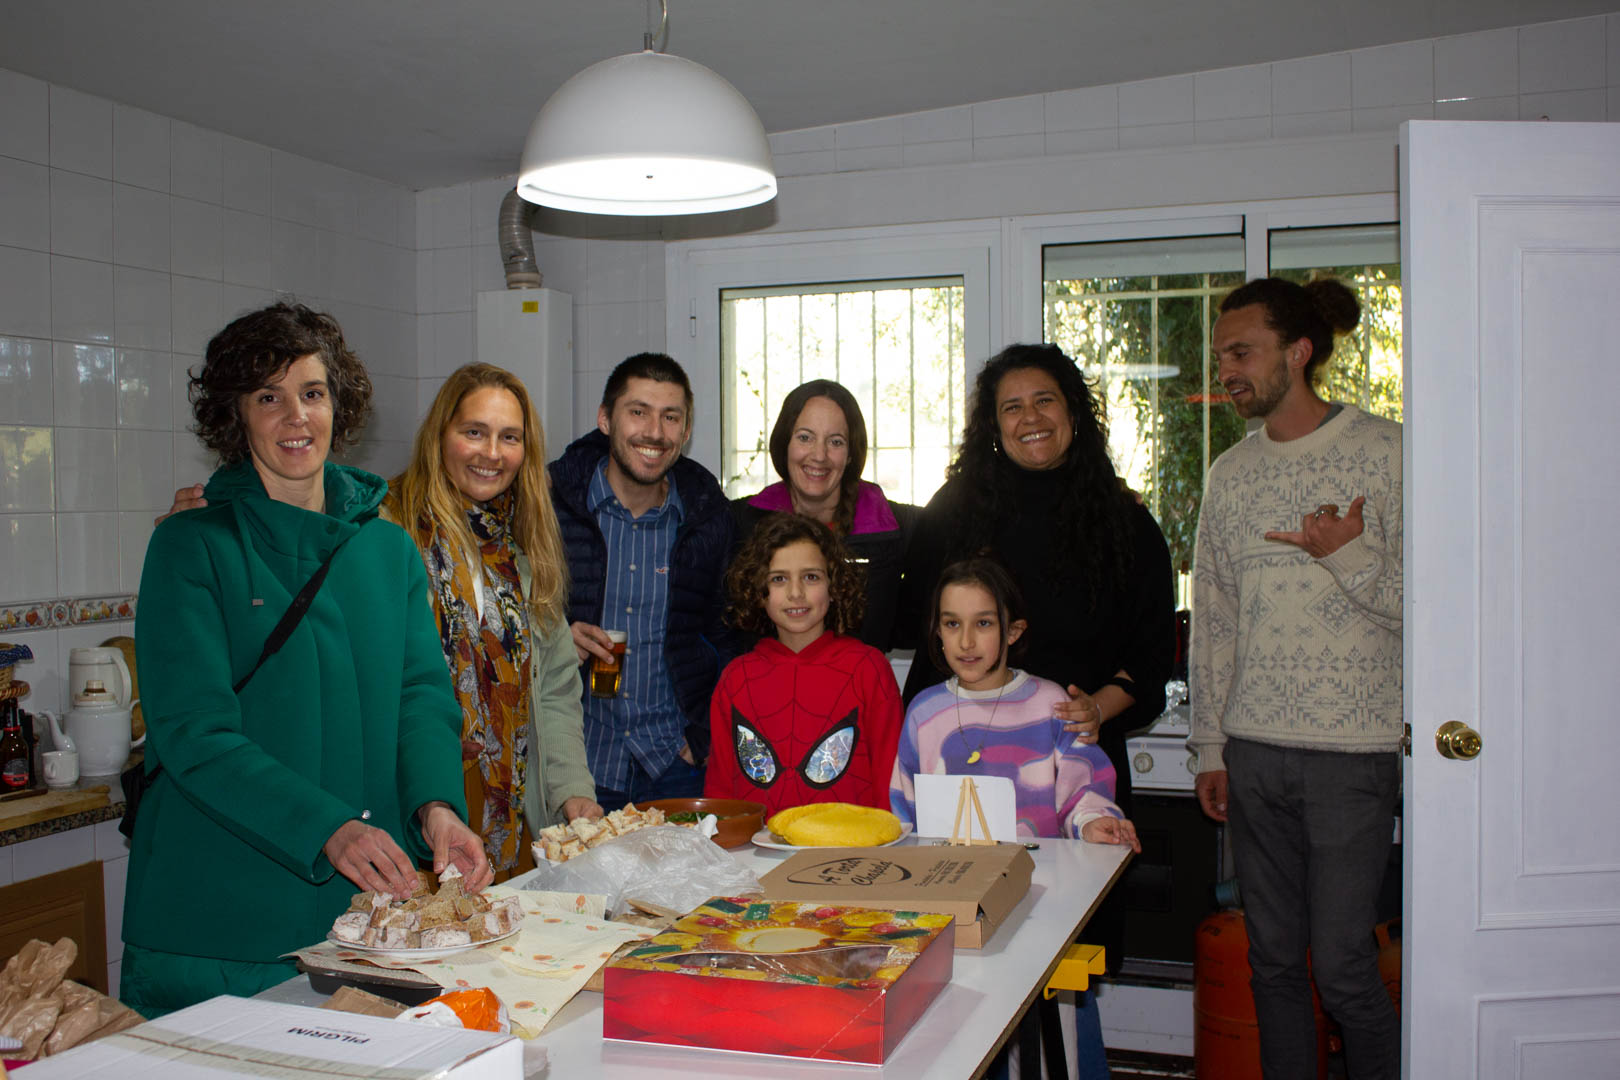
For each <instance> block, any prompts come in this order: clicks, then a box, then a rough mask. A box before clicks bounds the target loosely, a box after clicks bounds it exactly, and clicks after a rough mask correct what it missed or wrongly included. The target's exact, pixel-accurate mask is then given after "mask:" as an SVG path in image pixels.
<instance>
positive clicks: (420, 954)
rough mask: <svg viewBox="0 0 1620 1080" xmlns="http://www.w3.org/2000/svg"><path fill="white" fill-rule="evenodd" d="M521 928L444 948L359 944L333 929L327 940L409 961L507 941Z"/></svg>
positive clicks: (345, 946)
mask: <svg viewBox="0 0 1620 1080" xmlns="http://www.w3.org/2000/svg"><path fill="white" fill-rule="evenodd" d="M520 929H522V924H521V923H519V924H518V925H517V926H514V927H512V929H510V930H508V931H507V932H506V933H504V934H500V935H497V936H496V937H492V938H485V939H484V940H483V941H474V942H469V943H468V944H466V945H451V946H450V947H448V948H443V949H384V948H382V947H381V946H378V945H359V944H356V943H355V942H353V941H344V940H343V939H342V938H340V937H338V936H337V935H336V934H334V933H332V932H331V931H328V932H327V934H326V940H327V941H330V942H331V943H332V944H333V945H336V946H337V947H338V948H340V949H352V950H354V951H355V952H357V953H363V954H365V955H366V956H375V957H377V958H378V959H379V960H400V961H404V962H406V963H409V962H412V961H416V960H438V959H440V958H441V957H445V956H455V955H456V954H457V953H464V952H471V951H472V950H474V949H482V948H483V947H484V946H485V945H489V944H492V943H494V942H497V941H505V940H506V939H507V938H509V937H511V936H512V935H514V934H516V933H517V932H518V931H519V930H520Z"/></svg>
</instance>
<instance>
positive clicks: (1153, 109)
mask: <svg viewBox="0 0 1620 1080" xmlns="http://www.w3.org/2000/svg"><path fill="white" fill-rule="evenodd" d="M1409 119H1436V120H1521V119H1522V120H1540V119H1547V120H1620V15H1607V16H1604V15H1598V16H1593V17H1590V18H1585V19H1567V20H1564V21H1561V22H1551V23H1539V24H1536V25H1533V26H1524V27H1510V28H1507V29H1503V30H1489V31H1483V32H1481V33H1476V34H1462V35H1458V36H1456V37H1446V38H1432V39H1425V40H1423V41H1412V42H1403V43H1400V44H1396V45H1383V46H1379V47H1377V48H1370V49H1357V50H1354V51H1352V52H1342V53H1330V54H1327V55H1324V56H1309V57H1303V58H1301V59H1297V60H1284V61H1280V62H1278V63H1273V64H1254V65H1250V66H1248V67H1239V68H1224V69H1221V70H1218V71H1203V72H1197V73H1195V74H1189V75H1172V76H1168V77H1165V78H1160V79H1146V80H1142V81H1140V82H1130V83H1121V84H1118V85H1114V86H1093V87H1086V88H1083V89H1077V90H1061V91H1056V92H1053V93H1049V94H1031V95H1028V96H1027V97H1016V98H1004V99H1002V100H999V101H985V102H980V103H978V104H976V105H971V106H958V107H955V108H949V109H935V110H932V111H929V112H920V113H911V114H908V115H905V116H888V117H880V118H878V119H875V120H861V121H857V122H855V123H850V124H836V125H831V126H828V127H820V128H805V129H801V130H798V131H783V132H777V133H776V134H774V135H772V136H771V150H772V153H773V154H774V155H775V158H776V171H777V174H778V175H779V176H803V175H807V174H811V173H828V172H855V171H860V170H867V169H886V168H895V167H898V166H902V165H907V166H909V165H939V164H947V163H955V162H963V161H991V160H995V159H999V158H1008V157H1026V158H1027V157H1041V156H1045V155H1057V154H1079V153H1090V152H1092V151H1099V150H1120V149H1133V148H1141V147H1152V146H1184V145H1194V144H1198V143H1221V142H1246V141H1251V140H1255V139H1273V138H1277V139H1281V138H1294V137H1300V136H1310V135H1331V134H1338V133H1343V132H1349V131H1382V130H1388V131H1391V132H1393V131H1394V129H1395V127H1396V126H1397V125H1399V124H1400V122H1401V121H1403V120H1409Z"/></svg>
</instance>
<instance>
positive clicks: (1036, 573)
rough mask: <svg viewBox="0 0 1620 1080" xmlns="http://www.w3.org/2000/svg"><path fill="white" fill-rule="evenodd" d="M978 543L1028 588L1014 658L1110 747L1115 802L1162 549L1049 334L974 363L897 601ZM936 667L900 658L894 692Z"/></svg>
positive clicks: (1152, 650) (1148, 649)
mask: <svg viewBox="0 0 1620 1080" xmlns="http://www.w3.org/2000/svg"><path fill="white" fill-rule="evenodd" d="M978 554H993V555H995V556H996V557H997V558H999V559H1000V560H1001V561H1002V563H1004V564H1005V565H1006V566H1007V567H1008V569H1009V570H1011V571H1012V574H1013V577H1014V579H1015V580H1016V581H1017V582H1018V585H1019V587H1020V589H1022V590H1023V592H1024V595H1025V596H1026V597H1027V598H1028V600H1029V609H1030V611H1029V622H1030V627H1031V629H1037V628H1038V630H1039V633H1038V634H1037V635H1034V636H1033V644H1034V647H1033V648H1032V649H1031V650H1030V653H1029V655H1028V656H1026V657H1025V662H1024V666H1025V667H1026V668H1027V669H1028V670H1029V671H1031V672H1033V673H1034V674H1036V675H1039V676H1040V677H1041V678H1044V679H1050V680H1052V681H1053V682H1056V683H1058V684H1060V685H1062V686H1066V687H1068V688H1069V693H1070V694H1071V695H1072V697H1073V701H1071V703H1070V709H1069V712H1068V717H1069V719H1070V720H1071V721H1072V723H1071V727H1072V728H1074V729H1075V730H1077V731H1078V732H1079V734H1080V735H1081V737H1082V738H1083V739H1085V740H1087V741H1094V742H1097V743H1099V744H1100V745H1101V746H1102V748H1103V749H1104V750H1105V751H1107V752H1108V756H1109V757H1110V758H1111V759H1113V760H1114V766H1115V768H1116V769H1118V770H1119V773H1120V789H1121V792H1120V793H1121V795H1122V800H1121V805H1125V803H1126V801H1128V799H1129V792H1130V783H1129V777H1130V770H1129V769H1128V768H1127V767H1126V762H1125V759H1124V753H1125V734H1126V732H1128V731H1130V730H1131V729H1133V728H1137V727H1141V726H1142V725H1144V724H1147V723H1148V722H1150V721H1151V720H1153V719H1154V718H1155V717H1157V716H1158V715H1159V713H1160V712H1162V711H1163V710H1164V681H1165V679H1166V678H1168V677H1169V673H1170V666H1171V663H1172V660H1173V659H1174V656H1173V654H1174V645H1175V629H1174V627H1175V606H1174V601H1173V592H1172V576H1171V569H1170V555H1169V551H1168V549H1167V548H1166V547H1165V543H1164V535H1163V534H1162V533H1161V532H1160V531H1159V526H1158V524H1157V523H1156V522H1154V520H1153V516H1152V515H1151V514H1150V513H1148V511H1147V510H1146V509H1144V508H1143V507H1142V506H1141V505H1140V504H1138V503H1137V501H1136V500H1135V498H1133V497H1132V495H1131V493H1130V492H1129V491H1128V490H1127V489H1126V488H1125V486H1124V485H1123V484H1121V483H1120V480H1119V476H1118V474H1117V473H1115V471H1114V465H1113V462H1112V460H1110V458H1109V456H1108V427H1107V421H1106V420H1105V418H1104V417H1103V415H1102V408H1101V405H1100V403H1099V402H1098V400H1097V397H1096V395H1095V394H1094V393H1093V392H1092V389H1091V387H1090V386H1089V385H1088V384H1087V383H1086V380H1085V376H1084V375H1083V374H1082V373H1081V371H1080V369H1079V368H1078V367H1077V366H1076V365H1075V363H1074V361H1073V360H1071V359H1069V357H1068V356H1066V355H1064V353H1063V351H1062V350H1061V349H1059V348H1058V347H1057V346H1055V345H1010V346H1008V347H1007V348H1006V349H1003V350H1002V351H1001V352H1000V353H998V354H996V355H995V356H994V357H992V358H991V359H990V361H989V363H987V364H985V366H984V370H983V371H981V372H980V373H979V377H978V379H977V381H976V382H975V384H974V390H973V398H972V401H971V402H970V404H969V410H968V423H967V429H966V431H965V432H964V434H963V438H962V446H961V449H960V450H959V451H958V452H957V456H956V460H955V461H954V462H952V463H951V467H950V469H949V470H948V472H947V473H946V480H945V486H944V487H942V488H940V490H939V492H938V494H936V495H935V496H934V498H933V499H932V500H931V501H930V502H929V504H928V507H927V508H926V509H925V510H924V511H923V528H921V529H919V535H918V538H917V541H916V542H915V543H914V544H913V545H912V550H911V553H910V556H909V558H908V566H907V574H906V582H907V598H908V603H907V612H908V614H909V613H911V612H914V611H920V609H921V608H922V607H923V606H924V604H925V603H926V598H927V596H928V594H929V592H930V591H931V590H932V588H933V585H934V581H935V579H936V578H937V577H938V576H939V571H940V569H941V568H943V566H944V565H945V564H946V563H947V562H949V561H953V560H955V559H959V558H965V557H969V556H972V555H978ZM914 600H915V601H917V602H915V603H914V602H913V601H914ZM923 640H926V638H924V639H923ZM940 678H942V676H941V674H940V673H939V672H937V671H934V670H932V669H931V668H930V666H929V665H926V664H913V665H912V667H911V672H910V676H909V677H908V678H907V680H906V699H907V700H908V701H909V700H910V699H911V698H912V697H914V696H916V694H917V693H919V692H920V691H922V690H923V689H925V688H927V687H928V686H931V685H933V684H934V683H936V682H938V681H939V680H940Z"/></svg>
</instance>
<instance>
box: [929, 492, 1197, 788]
mask: <svg viewBox="0 0 1620 1080" xmlns="http://www.w3.org/2000/svg"><path fill="white" fill-rule="evenodd" d="M1006 471H1007V473H1008V483H1010V484H1013V485H1015V486H1016V488H1017V491H1018V496H1019V497H1018V507H1019V512H1018V513H1017V514H1016V515H1015V516H1013V517H1012V518H1010V519H1009V520H1007V521H1006V522H1004V523H1002V525H1001V527H1000V528H998V529H996V530H995V532H994V534H993V537H994V538H993V541H992V544H991V552H990V553H991V554H993V555H994V556H995V557H996V558H998V559H1000V560H1001V561H1002V562H1003V563H1004V564H1005V565H1006V567H1007V569H1008V570H1009V571H1010V572H1011V573H1012V576H1013V580H1015V581H1016V582H1017V583H1018V587H1019V588H1020V589H1021V590H1022V591H1023V594H1024V603H1025V605H1026V608H1027V610H1028V617H1029V630H1028V631H1027V632H1026V633H1025V636H1024V643H1025V645H1024V650H1023V655H1022V656H1021V657H1020V658H1019V659H1018V661H1017V663H1016V666H1018V667H1020V668H1022V669H1024V670H1025V671H1028V672H1030V673H1031V674H1034V675H1038V676H1040V677H1041V678H1043V679H1050V680H1051V681H1052V682H1055V683H1057V684H1058V685H1060V686H1063V687H1068V686H1069V685H1070V684H1071V683H1072V684H1073V685H1075V686H1078V687H1079V688H1080V689H1081V690H1084V691H1085V692H1087V693H1090V694H1095V693H1096V692H1097V691H1099V690H1100V689H1102V687H1103V686H1105V685H1106V684H1107V682H1108V680H1109V678H1111V677H1112V676H1113V675H1114V673H1115V672H1117V671H1120V670H1122V669H1123V670H1124V671H1126V672H1128V673H1129V674H1130V677H1131V678H1132V680H1134V683H1135V688H1134V689H1133V690H1132V691H1131V696H1132V697H1134V698H1135V699H1136V703H1135V704H1134V705H1133V706H1131V707H1130V708H1129V709H1127V710H1126V711H1125V712H1123V713H1121V714H1120V715H1119V716H1116V717H1114V718H1113V719H1112V720H1110V721H1108V722H1107V723H1105V724H1104V725H1103V729H1102V738H1101V739H1100V740H1099V745H1101V746H1102V748H1103V750H1104V751H1105V752H1107V754H1108V757H1109V759H1110V760H1111V761H1112V762H1113V763H1114V769H1115V771H1116V773H1117V774H1118V794H1119V796H1120V798H1119V800H1118V801H1119V802H1120V803H1121V805H1122V806H1123V805H1125V803H1126V801H1127V799H1128V796H1129V793H1130V776H1131V772H1130V768H1129V764H1128V762H1126V760H1125V737H1126V735H1127V734H1129V733H1130V732H1132V731H1135V730H1136V729H1138V728H1142V727H1145V726H1146V725H1148V724H1150V723H1152V722H1153V721H1154V720H1155V719H1157V718H1158V716H1159V714H1160V713H1162V712H1163V711H1164V683H1165V680H1166V679H1168V678H1169V677H1170V669H1171V665H1172V663H1173V661H1174V658H1175V643H1176V623H1175V593H1174V579H1173V575H1172V572H1171V568H1170V551H1169V548H1168V547H1166V545H1165V542H1164V534H1163V533H1161V532H1160V531H1159V526H1158V523H1157V522H1155V521H1154V520H1153V515H1152V514H1151V513H1149V512H1148V511H1147V509H1146V508H1144V507H1142V506H1132V507H1131V508H1130V524H1131V532H1130V534H1129V537H1128V543H1129V544H1130V551H1129V559H1128V566H1129V569H1128V571H1127V572H1126V574H1125V576H1124V579H1123V580H1117V581H1111V582H1107V583H1106V584H1105V587H1104V589H1103V594H1102V595H1101V596H1100V597H1099V598H1098V600H1097V602H1096V604H1095V606H1094V607H1093V605H1091V604H1089V603H1088V602H1087V601H1086V599H1085V593H1086V590H1085V589H1084V587H1083V586H1082V583H1081V582H1080V580H1079V578H1078V575H1075V574H1065V573H1063V572H1061V569H1060V566H1059V563H1058V559H1059V555H1058V548H1059V544H1058V543H1057V540H1058V537H1057V535H1056V528H1057V527H1056V521H1055V518H1056V515H1055V506H1056V503H1057V499H1056V496H1055V494H1054V493H1053V491H1052V485H1053V482H1054V480H1055V477H1054V476H1053V474H1050V473H1042V472H1032V471H1029V470H1025V469H1018V468H1016V467H1011V466H1009V467H1008V468H1007V470H1006ZM962 487H963V484H962V482H961V481H950V482H947V483H946V485H945V486H944V487H943V488H941V489H940V491H939V492H938V494H936V495H935V496H934V498H933V499H932V500H930V501H929V503H928V506H927V507H925V508H924V509H923V511H922V516H921V520H920V521H919V523H918V528H917V533H916V539H915V540H914V541H913V543H912V545H911V550H910V552H909V554H908V556H907V565H906V581H905V588H904V590H903V600H902V606H901V615H900V618H901V619H902V620H906V621H908V622H909V623H910V624H911V625H914V626H917V627H921V625H922V623H923V622H924V620H926V618H927V615H928V605H929V601H930V598H931V597H932V595H933V587H934V583H935V582H936V581H937V580H938V579H939V573H940V571H941V570H943V569H944V568H945V566H946V564H947V563H949V562H952V561H954V560H956V559H960V558H965V557H967V556H969V555H972V554H974V553H973V552H969V551H963V550H959V547H960V541H959V540H958V538H957V536H956V533H955V530H953V528H952V520H953V518H954V517H955V511H956V510H957V508H958V507H959V506H960V505H961V502H962V500H963V495H964V492H963V491H962ZM944 679H945V674H944V673H941V672H939V671H937V670H935V668H934V666H933V664H932V663H931V662H930V661H929V658H928V653H927V650H926V648H921V647H920V648H918V650H917V658H916V660H915V661H913V663H912V665H911V673H910V675H909V676H908V677H907V679H906V686H905V700H906V703H907V704H910V702H911V699H912V698H914V697H916V696H917V695H918V694H919V693H921V692H922V691H923V690H926V689H927V688H928V687H930V686H933V685H934V684H936V683H939V682H942V681H944Z"/></svg>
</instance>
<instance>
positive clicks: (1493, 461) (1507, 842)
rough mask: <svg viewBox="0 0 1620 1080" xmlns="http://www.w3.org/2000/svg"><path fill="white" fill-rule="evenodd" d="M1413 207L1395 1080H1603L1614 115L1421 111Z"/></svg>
mask: <svg viewBox="0 0 1620 1080" xmlns="http://www.w3.org/2000/svg"><path fill="white" fill-rule="evenodd" d="M1401 222H1402V230H1403V236H1402V244H1401V246H1402V263H1403V265H1402V274H1403V279H1404V281H1405V285H1406V295H1405V318H1406V331H1405V349H1406V444H1405V445H1406V545H1407V548H1406V719H1407V722H1408V723H1409V724H1411V727H1412V756H1411V759H1410V763H1409V768H1408V771H1407V777H1406V779H1407V785H1406V817H1405V826H1406V845H1405V857H1406V868H1405V873H1406V894H1405V895H1406V917H1405V942H1404V945H1405V952H1404V955H1405V964H1406V970H1405V990H1404V997H1403V1016H1402V1037H1403V1040H1404V1044H1405V1046H1404V1049H1405V1062H1406V1075H1407V1076H1408V1077H1409V1078H1411V1080H1451V1078H1462V1077H1469V1078H1482V1080H1494V1078H1496V1077H1543V1078H1547V1080H1584V1078H1591V1080H1598V1078H1603V1080H1613V1078H1615V1077H1617V1076H1620V566H1617V565H1616V564H1617V563H1620V125H1611V124H1551V123H1532V124H1488V123H1437V122H1427V121H1417V122H1411V123H1408V124H1405V125H1403V126H1402V129H1401ZM1447 721H1458V722H1460V723H1462V724H1466V725H1467V726H1468V727H1470V728H1472V729H1474V730H1475V731H1477V732H1478V734H1479V736H1480V737H1481V739H1482V740H1483V749H1482V751H1481V752H1480V753H1479V755H1478V757H1476V758H1473V759H1472V760H1448V759H1447V758H1446V757H1444V756H1442V754H1441V753H1440V751H1439V749H1438V748H1437V745H1436V730H1437V729H1438V728H1439V727H1440V726H1441V725H1442V724H1443V723H1445V722H1447Z"/></svg>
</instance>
